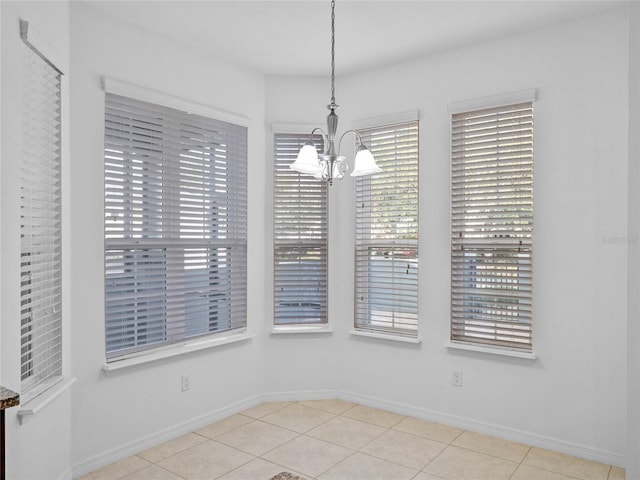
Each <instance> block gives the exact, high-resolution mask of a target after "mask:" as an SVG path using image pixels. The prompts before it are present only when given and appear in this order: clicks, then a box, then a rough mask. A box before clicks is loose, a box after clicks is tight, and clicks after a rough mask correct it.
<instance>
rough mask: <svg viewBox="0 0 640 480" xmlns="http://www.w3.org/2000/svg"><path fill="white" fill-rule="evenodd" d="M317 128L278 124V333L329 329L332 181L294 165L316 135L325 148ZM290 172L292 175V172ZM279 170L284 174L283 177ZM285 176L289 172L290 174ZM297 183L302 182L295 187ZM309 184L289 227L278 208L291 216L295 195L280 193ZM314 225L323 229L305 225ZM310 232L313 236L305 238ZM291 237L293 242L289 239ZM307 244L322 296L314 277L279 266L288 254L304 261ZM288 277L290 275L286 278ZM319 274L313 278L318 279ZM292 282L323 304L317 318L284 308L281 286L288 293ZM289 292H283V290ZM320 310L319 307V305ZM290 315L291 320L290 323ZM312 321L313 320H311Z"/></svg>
mask: <svg viewBox="0 0 640 480" xmlns="http://www.w3.org/2000/svg"><path fill="white" fill-rule="evenodd" d="M312 128H313V127H309V128H308V129H304V128H303V127H302V126H297V128H296V126H288V125H274V126H273V167H272V168H273V170H272V171H273V182H272V187H273V194H272V200H273V208H272V224H273V302H274V305H273V327H274V330H273V331H274V333H278V332H285V331H318V330H323V331H324V330H327V329H328V323H329V315H328V307H329V288H328V275H329V265H328V264H329V189H328V185H327V182H325V181H323V180H320V179H316V178H313V177H311V176H309V175H300V174H299V173H298V172H295V171H293V170H290V169H289V166H290V165H291V163H293V161H295V159H296V156H297V153H298V151H299V150H300V148H301V147H302V146H303V145H304V144H305V143H307V142H308V141H309V139H310V138H311V139H312V141H313V142H314V144H315V145H316V147H320V148H322V144H323V138H322V135H319V134H315V135H312V136H311V137H310V135H309V132H310V131H311V130H312ZM289 171H290V173H289ZM279 172H280V173H281V175H279ZM285 174H286V175H285ZM296 183H297V185H295V184H296ZM303 187H304V188H305V208H302V207H300V203H299V201H300V195H299V193H297V195H295V196H296V198H295V202H293V204H294V205H297V207H295V208H294V209H293V210H291V211H290V214H292V215H295V216H296V218H297V219H298V221H297V223H296V226H291V225H287V224H286V222H285V221H284V220H283V221H282V222H279V221H278V216H279V215H278V212H279V211H282V212H281V213H283V214H286V213H288V212H285V211H284V210H285V209H287V207H288V206H290V205H291V203H292V199H291V198H287V197H285V196H282V195H279V192H283V191H286V189H287V188H296V192H300V191H301V189H302V188H303ZM314 223H319V225H320V226H319V228H318V229H316V231H315V232H314V233H315V235H311V234H309V231H308V230H307V231H306V232H304V231H302V229H301V228H300V227H309V228H310V227H312V226H313V224H314ZM305 235H307V236H310V237H311V238H307V239H304V238H303V237H304V236H305ZM288 238H291V239H292V240H288ZM301 242H302V244H304V245H305V246H306V247H307V251H314V252H317V253H316V254H314V256H316V255H317V256H318V257H319V258H318V265H319V268H317V269H314V271H315V273H314V275H315V277H317V280H315V279H312V283H316V285H317V286H316V287H315V288H316V291H317V292H318V293H317V295H316V294H315V293H313V292H312V291H311V290H313V288H314V286H313V285H312V284H311V283H309V278H306V277H305V276H302V277H301V276H300V274H299V272H291V273H290V274H289V275H287V273H286V270H284V269H280V268H279V267H278V266H279V259H282V258H284V257H285V256H287V255H289V256H290V257H291V259H292V260H291V261H293V262H294V263H296V264H299V263H300V262H302V261H303V260H302V259H301V255H300V254H296V250H299V249H300V245H301ZM287 277H289V278H287ZM315 277H314V278H315ZM287 285H289V286H292V285H298V286H300V285H302V290H303V291H306V292H307V295H306V296H307V298H308V299H311V300H313V301H315V300H317V301H318V302H319V306H318V307H317V308H318V310H319V311H318V316H317V317H316V316H315V315H314V314H315V312H309V311H305V309H304V306H303V305H299V306H298V309H296V308H295V307H296V306H295V305H291V307H292V308H291V309H289V311H288V312H287V308H285V306H280V305H279V302H281V300H280V298H281V297H282V299H286V297H287V294H286V293H285V294H284V295H282V296H281V295H280V292H279V291H278V289H279V288H280V290H281V292H283V288H286V287H287ZM283 293H284V292H283ZM314 308H315V307H314ZM287 319H291V321H286V320H287ZM306 320H308V321H306Z"/></svg>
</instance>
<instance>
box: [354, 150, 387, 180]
mask: <svg viewBox="0 0 640 480" xmlns="http://www.w3.org/2000/svg"><path fill="white" fill-rule="evenodd" d="M381 171H382V169H381V168H380V167H378V165H376V161H375V160H374V158H373V154H372V153H371V151H370V150H369V149H368V148H366V147H362V146H361V147H359V148H358V153H356V160H355V165H354V167H353V172H351V176H352V177H361V176H363V175H371V174H374V173H380V172H381Z"/></svg>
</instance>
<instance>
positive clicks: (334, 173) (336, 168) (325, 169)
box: [290, 0, 382, 185]
mask: <svg viewBox="0 0 640 480" xmlns="http://www.w3.org/2000/svg"><path fill="white" fill-rule="evenodd" d="M335 8H336V2H335V0H332V1H331V100H330V103H329V105H327V108H328V109H329V115H327V132H326V133H325V132H324V130H322V129H321V128H319V127H318V128H314V129H313V130H312V132H311V134H310V135H309V140H308V141H307V143H306V144H305V145H304V146H303V147H302V148H301V149H300V152H299V153H298V157H297V158H296V161H295V162H293V163H292V164H291V166H290V168H291V169H292V170H295V171H296V172H299V173H303V174H307V175H313V176H314V177H315V178H317V179H322V180H326V181H327V182H329V185H332V184H333V181H334V180H336V179H337V180H341V179H342V178H343V177H344V174H345V173H346V172H347V168H348V167H347V164H346V163H345V159H346V157H344V156H342V155H340V147H341V145H342V139H343V138H344V136H345V135H346V134H347V133H351V132H353V133H355V135H356V138H357V142H358V146H357V148H356V158H355V161H354V167H353V171H352V172H351V176H352V177H359V176H363V175H371V174H373V173H379V172H381V171H382V169H381V168H380V167H378V165H376V162H375V160H374V158H373V155H372V154H371V151H370V150H369V149H368V148H367V147H366V145H364V144H363V143H362V137H360V134H359V133H358V132H356V131H355V130H347V131H346V132H344V133H343V134H342V136H341V137H340V140H339V142H338V153H336V147H335V137H336V131H337V129H338V115H336V110H337V108H338V105H336V88H335V81H336V75H335V67H336V63H335V44H336V40H335V33H336V29H335V20H336V15H335ZM318 130H319V131H320V132H321V134H322V139H323V143H324V151H323V152H322V153H320V154H318V150H317V149H316V147H315V145H314V144H313V134H314V133H316V132H317V131H318Z"/></svg>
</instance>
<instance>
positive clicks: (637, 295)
mask: <svg viewBox="0 0 640 480" xmlns="http://www.w3.org/2000/svg"><path fill="white" fill-rule="evenodd" d="M627 240H628V241H627V244H628V246H629V260H628V268H629V277H628V285H627V291H628V295H629V300H628V304H629V312H628V336H627V338H628V341H627V358H628V371H627V389H628V395H627V405H628V407H627V428H628V432H627V454H628V461H627V478H640V349H639V348H638V346H640V323H639V322H638V319H639V318H640V4H639V3H637V2H630V3H629V233H628V236H627Z"/></svg>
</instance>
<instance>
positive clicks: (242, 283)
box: [103, 78, 249, 370]
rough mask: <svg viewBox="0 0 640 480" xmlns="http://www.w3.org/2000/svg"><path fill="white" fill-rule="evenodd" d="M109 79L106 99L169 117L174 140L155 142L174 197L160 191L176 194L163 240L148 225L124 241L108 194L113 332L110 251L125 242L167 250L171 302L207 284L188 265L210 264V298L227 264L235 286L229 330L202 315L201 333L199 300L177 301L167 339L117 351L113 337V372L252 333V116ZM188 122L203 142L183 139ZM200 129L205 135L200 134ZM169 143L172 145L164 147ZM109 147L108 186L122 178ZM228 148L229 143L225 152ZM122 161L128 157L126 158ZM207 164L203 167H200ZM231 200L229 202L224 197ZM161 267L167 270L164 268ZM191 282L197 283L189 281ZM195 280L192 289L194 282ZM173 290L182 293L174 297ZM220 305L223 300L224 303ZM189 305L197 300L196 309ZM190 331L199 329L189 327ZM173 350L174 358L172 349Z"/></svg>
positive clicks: (230, 290)
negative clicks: (112, 228)
mask: <svg viewBox="0 0 640 480" xmlns="http://www.w3.org/2000/svg"><path fill="white" fill-rule="evenodd" d="M103 85H104V90H105V105H107V104H108V101H109V99H112V100H113V99H117V98H121V99H123V101H124V102H131V105H132V107H131V109H132V111H135V108H136V107H135V106H136V105H142V106H144V105H147V106H149V108H152V109H153V110H154V112H156V114H157V115H159V116H162V118H163V120H161V121H162V122H163V125H162V126H158V130H159V131H161V132H162V133H161V137H162V138H165V136H166V142H165V141H162V142H160V141H158V143H157V144H155V145H156V146H158V147H159V148H160V152H159V158H160V160H158V165H159V166H160V167H159V168H160V174H159V177H158V178H159V180H158V181H159V182H160V184H161V186H160V191H161V192H165V186H164V185H165V184H166V186H167V188H166V192H167V193H166V196H165V194H164V193H159V194H158V193H157V192H156V193H155V195H156V198H162V200H163V201H164V199H165V198H167V196H168V198H169V202H163V203H166V206H165V207H164V208H165V210H166V212H168V213H169V214H168V216H166V215H165V214H163V217H165V216H166V220H162V221H160V222H161V223H162V224H163V225H161V226H160V227H158V228H159V229H160V232H161V233H159V234H158V235H159V237H158V238H152V237H154V235H153V234H150V233H149V232H147V231H146V230H142V232H147V234H146V237H145V235H143V234H141V235H140V238H138V239H136V238H135V237H133V236H130V237H129V238H128V239H127V238H124V237H123V238H120V239H118V238H115V239H113V238H112V239H109V238H108V207H109V205H113V199H112V201H111V204H110V203H109V201H108V200H107V197H105V219H104V221H105V262H106V263H105V335H106V332H107V331H108V324H109V319H108V316H107V311H106V307H107V305H108V302H109V294H108V275H109V273H108V268H109V267H108V260H109V257H108V255H109V251H114V252H116V251H118V249H119V248H122V251H123V252H124V251H125V250H128V251H130V252H133V251H134V250H135V249H136V248H137V249H143V250H148V251H151V250H158V251H159V252H158V253H159V255H160V257H162V258H164V263H163V265H165V267H164V268H165V269H166V270H165V275H164V277H162V272H161V271H158V272H157V275H159V276H158V277H157V278H160V277H162V278H165V280H166V279H169V281H170V283H169V284H168V285H170V286H168V287H167V288H163V289H162V290H163V291H164V293H163V294H162V295H161V296H162V298H163V299H164V300H163V302H167V301H173V300H175V299H176V298H180V296H182V294H181V293H180V292H182V291H184V294H185V295H187V294H189V291H187V290H193V289H194V288H195V289H197V290H198V291H199V290H200V289H201V287H199V286H198V285H199V283H198V284H194V283H193V282H195V281H196V279H191V277H192V276H193V275H191V274H189V273H188V270H193V269H194V268H195V269H199V270H201V269H202V268H204V269H205V271H204V274H205V276H206V277H207V278H209V280H207V282H206V283H207V285H208V286H204V287H203V288H204V290H206V291H207V292H210V293H207V294H206V296H207V298H209V297H210V296H211V294H214V293H215V292H214V290H215V291H218V290H219V289H218V290H216V286H215V283H216V282H214V284H212V283H211V282H212V281H213V280H211V278H210V277H211V275H212V274H213V273H212V272H213V270H216V269H224V270H225V272H223V273H222V274H221V275H224V276H225V278H226V279H227V280H226V283H227V285H226V287H224V288H223V289H222V291H223V292H226V293H225V299H226V302H223V304H224V305H223V308H224V309H226V310H225V311H228V312H227V316H228V318H227V320H226V323H225V325H226V326H225V327H224V328H221V327H220V325H215V326H212V325H211V319H209V320H206V319H205V320H206V321H204V320H203V321H200V320H197V321H196V323H198V324H202V325H205V324H206V325H205V327H206V328H205V330H206V331H200V330H202V329H201V328H199V330H198V332H195V331H194V330H193V329H192V328H191V327H194V325H195V324H193V322H191V323H189V316H190V315H191V316H193V315H194V314H198V312H195V313H194V312H191V314H190V313H189V309H190V308H191V310H193V308H192V307H193V305H192V304H191V303H190V304H187V302H186V301H185V300H184V299H182V301H179V302H178V303H175V304H172V307H171V311H172V313H167V311H166V309H165V311H164V313H162V314H161V316H160V319H161V321H162V323H163V327H162V328H164V330H165V331H166V330H167V329H170V330H171V332H170V333H168V334H166V333H162V334H161V336H163V338H161V339H160V340H159V341H157V342H154V343H143V344H142V345H133V346H132V347H131V348H116V349H114V348H113V347H111V350H110V346H109V340H108V338H106V337H105V352H106V358H107V365H106V367H105V370H113V369H115V366H114V364H118V363H119V364H124V363H127V364H129V363H131V364H132V365H133V364H138V363H140V361H137V360H135V358H137V357H146V358H149V359H152V360H153V359H155V358H158V357H159V356H161V352H163V351H164V352H165V353H166V351H167V349H171V348H173V347H174V346H180V347H182V348H184V347H185V346H191V345H198V346H202V345H214V344H220V343H229V342H233V341H236V340H237V339H236V340H229V341H226V340H225V339H226V338H227V337H231V336H238V335H237V334H242V333H244V332H245V331H246V326H247V309H246V296H247V237H246V232H247V220H248V217H247V214H248V204H247V200H248V192H247V180H248V176H247V162H248V155H247V147H248V128H247V127H248V124H249V122H248V119H247V118H245V117H242V116H239V115H235V114H232V113H229V112H223V111H219V110H217V109H213V108H211V107H208V106H206V105H202V104H198V103H194V102H190V101H188V100H184V99H181V98H178V97H173V96H170V95H167V94H163V93H160V92H155V91H152V90H148V89H145V88H142V87H138V86H134V85H130V84H127V83H124V82H119V81H116V80H113V79H109V78H105V79H104V83H103ZM132 115H135V112H134V113H132ZM203 117H204V118H203ZM196 124H197V125H205V126H204V127H202V128H212V129H214V130H212V132H213V131H216V132H217V130H216V129H220V132H218V133H219V134H220V135H224V138H226V139H227V143H226V144H225V145H220V144H217V143H216V141H217V140H215V138H213V137H212V138H211V139H208V137H207V135H210V134H211V133H208V130H202V133H198V132H199V131H200V130H197V129H199V128H201V127H196ZM108 125H109V122H108V121H107V120H105V129H107V128H108ZM207 125H208V126H207ZM227 126H228V128H227ZM186 128H188V129H189V130H191V129H193V130H194V131H195V133H189V135H190V136H195V137H193V138H194V139H195V140H194V141H195V142H196V143H195V145H196V146H192V144H189V145H186V144H185V145H183V144H182V143H180V142H181V141H182V140H180V139H177V137H176V135H177V133H176V132H180V131H182V132H184V131H185V129H186ZM180 129H182V130H180ZM225 129H226V130H225ZM105 131H106V130H105ZM198 135H200V136H202V138H200V139H199V140H198ZM236 137H237V138H236ZM180 138H182V137H180ZM187 140H189V139H187ZM189 141H190V140H189ZM150 142H152V140H150ZM208 142H211V143H208ZM165 143H166V146H163V145H165ZM199 144H201V146H198V145H199ZM107 145H108V136H107V135H106V134H105V178H104V181H105V188H106V189H107V185H108V182H109V181H111V182H113V181H114V180H113V179H111V180H108V179H107V176H108V173H107V168H108V167H107V164H108V162H107V155H106V154H107ZM132 145H133V144H132ZM178 146H179V148H180V149H179V150H178V149H177V148H178ZM132 148H133V147H132ZM167 149H168V150H167ZM220 149H223V151H221V150H220ZM199 150H201V151H199ZM177 152H184V153H177ZM139 158H143V156H142V155H140V157H139ZM220 159H222V160H220ZM176 160H177V161H176ZM122 161H123V162H126V160H124V157H123V159H122ZM143 162H144V159H143ZM221 162H222V163H221ZM230 162H232V163H230ZM220 165H222V167H220ZM199 168H200V169H201V172H199V171H198V169H199ZM220 168H223V173H219V172H220ZM225 172H226V173H225ZM167 173H168V175H167ZM218 175H223V176H224V175H226V177H224V178H225V179H226V180H224V181H225V182H227V183H224V184H223V185H220V184H219V182H220V177H219V176H218ZM194 178H198V179H200V178H201V179H202V186H201V187H198V188H196V187H195V186H194V181H193V179H194ZM183 182H184V183H183ZM196 183H197V182H196ZM142 185H143V188H144V191H147V190H146V189H148V188H151V187H150V186H149V184H148V183H147V184H145V183H144V182H143V183H142ZM183 185H184V186H183ZM153 188H157V187H153ZM183 189H184V190H183ZM220 189H222V190H220ZM229 189H233V190H235V193H232V194H231V197H232V200H224V199H225V198H226V197H228V196H229V192H230V191H231V190H229ZM216 192H219V193H216ZM224 192H227V193H224ZM107 193H108V189H107V190H105V194H107ZM158 195H159V197H158ZM220 195H222V197H220V198H222V200H223V203H221V204H219V203H217V201H216V198H217V197H216V196H220ZM149 201H151V200H149ZM225 201H226V202H227V203H224V202H225ZM199 202H200V203H201V204H202V207H198V205H199ZM230 202H231V203H230ZM143 203H144V202H143ZM194 205H195V206H194ZM214 210H215V211H222V212H223V213H220V214H218V216H215V217H212V218H209V217H210V215H208V212H209V213H210V211H214ZM203 222H204V223H203ZM165 224H166V225H165ZM153 225H155V224H153ZM153 225H152V226H153ZM209 227H212V228H216V229H218V228H220V229H221V230H210V229H209ZM143 237H145V238H143ZM160 251H161V252H160ZM211 252H215V256H218V255H221V256H222V259H221V260H220V259H219V261H218V262H217V263H216V265H217V266H216V268H215V269H212V268H213V267H212V266H211V264H210V257H211ZM143 257H144V255H143ZM142 260H143V261H144V258H142ZM176 262H177V263H176ZM203 262H204V263H203ZM231 262H233V263H231ZM176 269H177V270H176ZM160 270H162V268H161V269H160ZM176 271H177V272H178V273H177V274H176V273H175V272H176ZM216 271H218V270H216ZM166 272H174V273H166ZM180 272H182V273H180ZM218 273H219V272H218ZM196 274H197V275H198V277H199V278H200V277H202V275H201V274H198V272H196ZM187 277H189V278H187ZM202 278H204V277H202ZM202 278H200V280H198V282H200V281H201V280H202ZM219 281H222V280H218V282H219ZM187 282H189V283H190V284H189V285H187ZM187 286H188V287H189V288H187ZM204 290H203V292H204ZM172 292H173V293H176V294H179V295H172ZM201 296H202V295H201ZM203 298H204V297H203ZM201 303H202V302H201ZM214 303H216V304H217V302H214ZM189 305H191V307H190V306H189ZM203 305H204V308H206V310H207V315H209V314H210V307H211V301H210V300H205V301H204V303H203ZM225 305H226V306H225ZM180 312H182V313H180ZM200 313H201V312H200ZM197 316H198V317H202V315H199V314H198V315H197ZM218 320H219V319H218ZM203 322H204V323H203ZM190 325H191V327H190ZM190 330H191V333H189V332H190ZM197 349H200V348H199V347H198V348H195V350H197ZM167 355H168V356H173V354H171V353H168V354H167ZM129 359H134V360H135V361H128V362H127V360H129ZM142 361H144V360H142ZM110 365H111V366H110Z"/></svg>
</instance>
